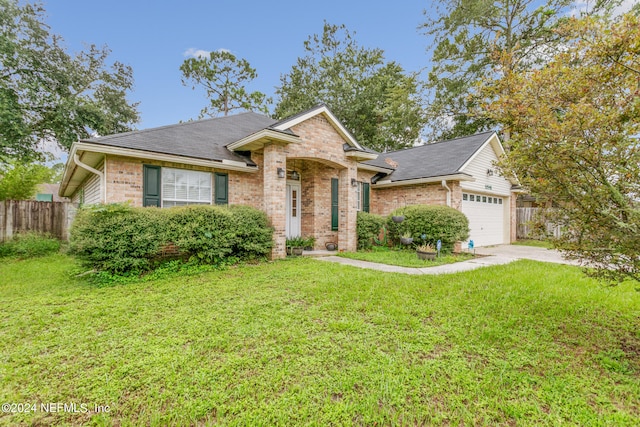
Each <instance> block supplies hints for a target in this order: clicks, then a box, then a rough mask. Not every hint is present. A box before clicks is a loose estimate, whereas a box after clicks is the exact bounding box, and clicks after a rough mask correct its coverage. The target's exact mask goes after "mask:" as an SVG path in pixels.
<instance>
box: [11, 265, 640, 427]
mask: <svg viewBox="0 0 640 427" xmlns="http://www.w3.org/2000/svg"><path fill="white" fill-rule="evenodd" d="M74 270H76V267H75V265H74V262H73V260H72V259H71V258H69V257H67V256H63V255H56V256H50V257H45V258H41V259H36V260H25V261H6V262H3V263H2V264H0V292H2V308H1V311H0V402H1V403H16V404H18V403H23V404H24V403H36V404H37V405H38V406H37V410H36V411H35V412H31V411H30V412H28V413H26V414H25V413H23V414H11V413H0V424H3V425H9V424H10V425H15V424H24V425H29V424H32V425H51V424H73V425H78V424H83V423H87V424H89V423H90V424H95V425H109V426H110V425H158V426H160V425H162V426H164V425H206V424H215V423H219V424H225V425H243V426H244V425H299V424H305V425H354V424H355V425H443V424H451V425H461V424H464V425H523V424H524V425H532V424H535V425H560V424H569V425H630V426H631V425H638V424H639V423H640V398H639V397H640V332H639V331H640V294H639V293H638V292H636V291H635V290H634V288H633V285H631V284H628V285H623V286H620V287H617V288H605V287H603V286H601V285H599V284H598V283H596V282H594V281H592V280H590V279H588V278H586V277H584V276H583V275H582V273H581V271H580V270H579V269H578V268H574V267H570V266H562V265H554V264H546V263H535V262H529V261H519V262H515V263H512V264H509V265H505V266H498V267H492V268H483V269H479V270H474V271H471V272H467V273H461V274H455V275H443V276H409V275H401V274H387V273H381V272H379V271H368V270H362V269H357V268H351V267H347V266H342V265H338V264H332V263H326V262H320V261H315V260H312V259H306V258H305V259H303V258H298V259H292V260H286V261H279V262H274V263H264V264H260V265H253V266H243V267H237V268H231V269H228V270H225V271H213V272H209V273H204V274H199V275H192V276H183V277H179V276H174V277H168V278H166V279H162V280H154V281H145V282H138V283H130V284H127V285H116V286H111V287H95V286H92V285H89V284H87V283H86V282H84V281H83V280H82V279H77V278H74V277H73V275H72V274H71V273H72V272H73V271H74ZM51 402H53V403H56V402H57V403H63V404H76V405H77V406H76V409H77V412H75V413H74V412H64V411H61V412H56V413H52V412H45V411H43V410H42V407H41V406H39V405H40V404H41V403H51ZM82 404H84V405H86V408H88V412H83V411H82V408H83V407H82V406H80V405H82ZM95 405H102V407H103V408H104V407H105V406H107V405H108V407H109V411H108V412H106V411H104V412H102V413H99V414H97V413H95V412H94V410H95ZM68 408H69V409H71V407H68ZM3 409H4V407H3Z"/></svg>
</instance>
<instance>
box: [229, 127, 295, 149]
mask: <svg viewBox="0 0 640 427" xmlns="http://www.w3.org/2000/svg"><path fill="white" fill-rule="evenodd" d="M270 142H275V143H281V144H299V143H301V142H302V140H301V139H300V137H299V136H297V135H291V134H288V133H284V132H281V131H279V130H272V129H262V130H260V131H258V132H256V133H253V134H251V135H249V136H247V137H245V138H242V139H240V140H238V141H236V142H232V143H231V144H228V145H227V149H229V150H231V151H255V150H259V149H261V148H264V145H265V144H267V143H270Z"/></svg>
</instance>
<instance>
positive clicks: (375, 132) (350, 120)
mask: <svg viewBox="0 0 640 427" xmlns="http://www.w3.org/2000/svg"><path fill="white" fill-rule="evenodd" d="M304 48H305V51H306V55H305V56H303V57H300V58H298V60H297V62H296V64H295V65H294V66H293V67H292V68H291V71H290V72H289V73H288V74H285V75H284V76H282V77H281V78H280V83H281V85H280V86H279V87H277V88H276V93H277V94H278V95H279V96H280V100H279V102H278V105H277V106H276V109H275V116H276V117H278V118H285V117H287V116H290V115H293V114H296V113H299V112H300V111H303V110H305V109H308V108H311V107H313V106H315V105H318V104H320V103H324V104H326V105H327V106H328V107H329V109H330V110H331V111H332V112H333V113H334V114H335V115H336V117H338V119H340V121H342V123H344V125H345V126H346V127H347V128H348V129H349V130H350V131H351V132H352V133H353V134H354V136H355V138H356V139H357V140H358V141H359V142H361V143H362V144H364V145H366V146H368V147H370V148H373V149H375V150H378V151H389V150H396V149H401V148H405V147H408V146H411V145H413V144H414V143H415V141H416V140H417V139H418V138H419V136H420V132H421V131H422V127H423V124H424V120H423V115H422V108H421V99H420V92H419V82H418V80H417V76H415V75H408V74H407V73H405V71H404V70H403V68H402V67H401V66H400V65H399V64H397V63H395V62H385V61H384V53H383V51H382V50H381V49H365V48H363V47H360V46H359V45H358V44H357V43H356V41H355V40H354V38H353V36H352V35H351V34H350V33H349V31H348V30H347V29H346V27H345V26H344V25H340V26H337V25H331V24H328V23H326V22H325V24H324V29H323V33H322V35H317V34H316V35H313V36H310V37H309V38H308V39H307V41H305V42H304Z"/></svg>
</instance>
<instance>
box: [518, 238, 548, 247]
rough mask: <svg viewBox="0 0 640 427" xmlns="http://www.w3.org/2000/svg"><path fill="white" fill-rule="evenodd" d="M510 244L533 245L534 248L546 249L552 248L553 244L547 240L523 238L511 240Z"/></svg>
mask: <svg viewBox="0 0 640 427" xmlns="http://www.w3.org/2000/svg"><path fill="white" fill-rule="evenodd" d="M512 245H518V246H534V247H536V248H547V249H552V248H553V245H552V244H551V242H549V241H547V240H533V239H524V240H517V241H515V242H513V243H512Z"/></svg>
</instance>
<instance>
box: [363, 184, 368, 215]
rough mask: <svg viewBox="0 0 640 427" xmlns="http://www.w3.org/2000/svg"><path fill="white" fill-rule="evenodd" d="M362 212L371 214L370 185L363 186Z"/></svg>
mask: <svg viewBox="0 0 640 427" xmlns="http://www.w3.org/2000/svg"><path fill="white" fill-rule="evenodd" d="M362 210H363V211H364V212H369V184H368V183H366V182H365V183H363V184H362Z"/></svg>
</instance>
